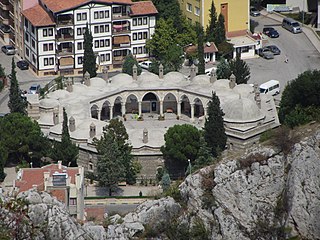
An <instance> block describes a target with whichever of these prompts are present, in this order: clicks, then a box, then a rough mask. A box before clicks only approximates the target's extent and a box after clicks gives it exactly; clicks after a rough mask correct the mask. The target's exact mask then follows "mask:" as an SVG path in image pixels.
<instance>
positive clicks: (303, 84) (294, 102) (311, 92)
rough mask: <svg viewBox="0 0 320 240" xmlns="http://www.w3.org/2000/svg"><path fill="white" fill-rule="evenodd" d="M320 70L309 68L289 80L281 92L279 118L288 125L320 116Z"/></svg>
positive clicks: (294, 124)
mask: <svg viewBox="0 0 320 240" xmlns="http://www.w3.org/2000/svg"><path fill="white" fill-rule="evenodd" d="M319 79H320V70H313V71H311V70H309V71H305V72H304V73H302V74H300V75H299V76H298V77H297V78H296V79H294V80H292V81H289V82H288V83H287V85H286V87H285V89H284V91H283V93H282V97H281V102H280V109H279V118H280V121H281V122H282V123H286V121H289V122H287V123H290V124H288V125H289V126H290V127H293V126H296V125H299V124H303V123H306V122H308V121H310V120H317V119H318V118H320V114H319V110H320V109H319V108H320V84H319Z"/></svg>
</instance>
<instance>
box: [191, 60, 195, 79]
mask: <svg viewBox="0 0 320 240" xmlns="http://www.w3.org/2000/svg"><path fill="white" fill-rule="evenodd" d="M195 76H196V66H195V65H194V64H192V66H191V68H190V80H192V79H193V78H194V77H195Z"/></svg>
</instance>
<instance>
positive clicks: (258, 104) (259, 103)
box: [256, 94, 261, 109]
mask: <svg viewBox="0 0 320 240" xmlns="http://www.w3.org/2000/svg"><path fill="white" fill-rule="evenodd" d="M256 102H257V106H258V108H259V109H261V98H260V94H259V95H258V96H257V98H256Z"/></svg>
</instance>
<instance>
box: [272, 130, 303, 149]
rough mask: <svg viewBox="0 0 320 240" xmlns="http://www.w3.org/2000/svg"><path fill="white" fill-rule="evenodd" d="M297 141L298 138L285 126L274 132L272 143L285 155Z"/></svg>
mask: <svg viewBox="0 0 320 240" xmlns="http://www.w3.org/2000/svg"><path fill="white" fill-rule="evenodd" d="M298 140H299V139H298V136H297V135H295V133H294V132H293V131H290V129H289V128H288V127H286V126H281V127H279V128H278V130H277V131H275V133H274V138H273V139H272V143H273V145H274V146H276V147H278V148H279V149H280V151H282V152H283V153H284V154H285V155H287V154H288V153H289V152H290V151H291V149H292V147H293V146H294V144H295V143H297V142H298Z"/></svg>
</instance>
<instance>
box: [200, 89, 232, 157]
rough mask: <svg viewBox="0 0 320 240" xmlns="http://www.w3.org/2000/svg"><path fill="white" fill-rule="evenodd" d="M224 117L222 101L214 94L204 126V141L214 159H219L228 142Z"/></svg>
mask: <svg viewBox="0 0 320 240" xmlns="http://www.w3.org/2000/svg"><path fill="white" fill-rule="evenodd" d="M223 115H224V113H223V111H222V109H221V108H220V100H219V98H218V96H217V95H216V94H215V93H212V99H211V101H210V102H209V104H208V118H207V119H206V121H205V124H204V139H205V141H206V143H207V146H208V147H209V148H210V150H211V153H212V155H213V157H217V156H218V155H219V154H220V152H221V151H223V150H224V148H225V146H226V142H227V135H226V133H225V129H224V125H223Z"/></svg>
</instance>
